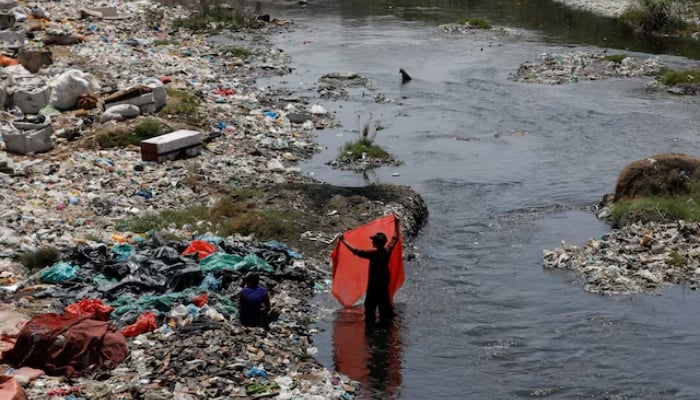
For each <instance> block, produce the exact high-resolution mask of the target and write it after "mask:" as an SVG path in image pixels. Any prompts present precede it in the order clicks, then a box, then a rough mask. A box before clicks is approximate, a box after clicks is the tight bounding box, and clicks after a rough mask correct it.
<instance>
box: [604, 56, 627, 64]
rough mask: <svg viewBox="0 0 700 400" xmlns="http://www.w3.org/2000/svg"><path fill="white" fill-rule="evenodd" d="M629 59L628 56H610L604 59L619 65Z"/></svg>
mask: <svg viewBox="0 0 700 400" xmlns="http://www.w3.org/2000/svg"><path fill="white" fill-rule="evenodd" d="M627 57H629V56H628V55H627V54H608V55H606V56H605V57H603V59H604V60H606V61H612V62H614V63H615V64H619V63H621V62H622V60H624V59H625V58H627Z"/></svg>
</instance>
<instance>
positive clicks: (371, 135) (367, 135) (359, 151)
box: [337, 116, 391, 162]
mask: <svg viewBox="0 0 700 400" xmlns="http://www.w3.org/2000/svg"><path fill="white" fill-rule="evenodd" d="M359 118H360V117H359V116H358V122H359ZM383 129H384V127H383V126H382V125H381V123H379V121H377V122H375V123H372V117H371V116H370V119H369V120H368V121H367V123H366V124H365V125H364V127H363V128H362V132H361V133H360V138H359V139H358V140H356V141H354V142H348V143H345V145H343V147H342V148H341V149H340V154H339V155H338V157H337V160H338V161H339V162H353V161H361V160H363V159H365V158H367V157H369V158H372V159H389V158H391V155H390V154H389V153H388V152H387V151H386V150H384V149H383V148H382V147H381V146H379V145H378V144H376V143H375V142H374V141H375V139H376V137H377V133H378V132H379V131H381V130H383Z"/></svg>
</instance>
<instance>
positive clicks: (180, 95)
mask: <svg viewBox="0 0 700 400" xmlns="http://www.w3.org/2000/svg"><path fill="white" fill-rule="evenodd" d="M166 93H167V95H168V103H167V104H166V105H165V107H163V109H162V110H160V112H159V114H161V115H163V114H167V115H186V116H190V115H194V114H196V113H197V109H198V108H199V102H200V101H199V98H197V96H195V95H193V94H190V93H188V92H186V91H184V90H178V89H171V88H168V89H166Z"/></svg>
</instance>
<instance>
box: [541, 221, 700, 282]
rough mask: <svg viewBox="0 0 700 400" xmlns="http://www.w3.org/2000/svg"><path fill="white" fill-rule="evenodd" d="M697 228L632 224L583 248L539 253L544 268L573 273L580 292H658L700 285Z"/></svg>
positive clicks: (699, 233) (566, 246)
mask: <svg viewBox="0 0 700 400" xmlns="http://www.w3.org/2000/svg"><path fill="white" fill-rule="evenodd" d="M698 243H700V224H698V223H696V222H695V223H688V222H683V221H679V222H677V223H673V224H658V223H653V222H650V223H647V224H643V225H641V224H632V225H628V226H625V227H624V228H621V229H613V230H612V231H611V232H610V233H609V234H607V235H605V236H603V237H602V238H601V239H591V240H589V241H588V243H586V244H585V245H583V246H574V245H569V244H564V243H562V246H561V247H558V248H556V249H554V250H544V252H543V266H544V267H545V268H561V269H569V270H573V271H576V272H577V273H578V274H580V276H581V277H582V279H583V281H584V288H585V290H587V291H589V292H592V293H600V294H604V295H620V294H629V293H638V292H652V293H653V292H658V291H659V290H661V289H663V288H664V287H668V286H672V285H676V284H688V285H689V286H690V287H691V288H697V287H698V284H699V282H700V263H699V262H698V259H699V257H700V249H699V248H698Z"/></svg>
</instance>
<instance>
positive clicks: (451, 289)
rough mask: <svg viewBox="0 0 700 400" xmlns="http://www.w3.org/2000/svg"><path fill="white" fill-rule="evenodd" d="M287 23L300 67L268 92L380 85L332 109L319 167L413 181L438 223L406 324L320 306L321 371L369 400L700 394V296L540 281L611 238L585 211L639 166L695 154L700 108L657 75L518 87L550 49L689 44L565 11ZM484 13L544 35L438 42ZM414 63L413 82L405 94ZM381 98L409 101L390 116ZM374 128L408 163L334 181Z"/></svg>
mask: <svg viewBox="0 0 700 400" xmlns="http://www.w3.org/2000/svg"><path fill="white" fill-rule="evenodd" d="M275 13H276V14H275V15H274V16H278V17H282V18H292V19H293V20H294V21H295V24H296V26H297V29H296V30H295V31H294V32H291V33H285V34H281V35H280V36H278V37H277V38H276V42H277V45H278V46H279V47H280V48H282V49H284V50H285V51H286V52H288V53H289V54H290V55H291V56H292V58H293V60H294V65H295V66H296V67H297V70H296V71H295V72H294V73H293V74H291V75H288V76H285V77H282V78H280V79H278V80H274V81H270V82H264V83H265V84H268V83H269V84H271V85H273V86H287V87H290V88H293V89H295V90H298V91H300V92H302V93H305V94H307V95H309V96H311V97H315V96H317V95H316V93H315V92H314V91H313V88H314V86H315V82H316V81H317V79H318V78H319V77H320V76H321V75H322V74H324V73H328V72H334V71H354V72H359V73H361V74H363V75H365V76H368V77H369V78H371V80H372V82H373V86H374V88H375V89H374V90H367V89H365V90H363V89H358V90H354V91H351V98H350V99H349V100H348V101H339V102H331V101H320V100H317V101H319V102H320V103H321V104H323V105H324V106H325V107H326V108H328V109H329V110H331V111H332V112H335V113H336V115H337V116H338V119H339V120H340V121H341V122H342V123H343V127H342V128H338V129H327V130H323V131H319V138H318V140H319V142H320V143H322V144H323V145H325V146H327V151H325V152H324V153H322V154H320V155H318V156H317V157H316V158H314V159H313V160H311V161H310V162H308V163H306V164H304V165H303V166H302V167H303V168H304V170H305V171H307V172H309V173H312V174H314V176H316V177H317V178H319V179H321V180H324V181H328V182H331V183H335V184H347V185H362V184H364V183H367V182H370V181H382V182H391V183H396V184H406V185H411V186H412V187H414V188H415V189H416V190H417V191H418V192H420V193H421V195H422V196H423V197H424V198H425V200H426V201H427V203H428V207H429V209H430V220H429V223H428V225H427V226H426V228H425V229H424V230H423V231H422V232H421V234H420V235H419V237H418V238H417V240H416V244H417V246H418V247H419V249H420V253H421V257H420V259H419V260H417V261H411V262H408V263H407V264H406V269H407V281H406V284H405V285H404V287H403V288H402V289H401V291H400V292H399V295H398V297H397V302H398V309H399V313H400V317H399V320H398V322H397V324H396V326H394V327H392V328H391V329H389V330H386V331H380V332H373V333H370V334H368V335H365V333H364V330H363V324H362V317H361V312H360V310H357V309H355V310H349V311H341V310H340V309H339V306H338V305H337V303H336V302H335V301H334V300H333V299H332V298H331V297H330V294H321V295H319V296H318V297H317V299H316V302H317V304H318V306H319V308H320V314H321V318H320V321H319V323H318V327H319V329H320V332H319V334H318V335H316V336H315V338H314V340H315V343H316V345H317V346H318V347H319V356H318V358H319V360H320V361H321V362H323V363H324V364H325V365H326V366H327V367H329V368H335V369H337V370H339V371H341V372H344V373H346V374H348V375H350V376H351V377H353V378H355V379H358V380H360V381H361V382H363V383H364V388H365V389H364V392H363V395H362V396H363V397H364V398H378V399H379V398H381V399H384V398H402V399H436V398H444V399H513V398H533V397H535V398H537V397H547V398H556V399H697V398H699V397H700V381H698V379H697V370H696V366H697V361H696V357H695V353H694V352H695V349H697V348H700V334H699V333H698V332H700V319H698V318H697V315H698V312H699V311H700V296H699V295H698V294H697V293H696V292H692V291H689V290H686V289H685V288H684V287H682V286H681V287H677V288H674V289H670V290H666V291H664V292H663V293H662V294H661V295H658V296H653V295H633V296H622V297H602V296H597V295H592V294H589V293H586V292H584V291H583V289H582V285H581V284H580V283H579V282H577V281H576V277H575V275H573V274H570V273H566V272H551V271H546V270H543V269H542V267H541V254H542V253H541V252H542V249H544V248H553V247H556V246H557V245H558V244H559V242H560V241H561V240H566V241H567V242H572V243H581V242H584V241H585V240H587V239H588V238H590V237H599V236H600V235H602V234H604V233H605V232H606V231H607V230H608V228H607V227H606V226H605V225H604V224H602V223H601V222H599V221H597V220H596V219H595V218H594V216H593V215H592V214H591V213H589V212H586V211H584V210H583V209H584V208H585V207H587V206H590V205H593V204H596V203H597V202H598V201H599V199H600V198H601V196H602V195H603V194H604V193H606V192H610V191H612V190H613V186H614V182H615V179H616V177H617V174H618V172H619V171H620V169H621V168H623V167H624V166H625V165H626V164H628V163H629V162H631V161H634V160H637V159H640V158H644V157H648V156H650V155H653V154H656V153H661V152H667V151H680V152H687V153H691V154H698V150H699V149H700V138H699V136H698V133H700V129H699V128H698V127H699V126H700V112H698V111H699V110H700V108H699V107H700V105H699V103H700V101H699V99H698V98H688V97H676V96H670V95H667V94H665V93H648V92H645V91H644V90H642V89H641V88H642V86H643V85H644V83H646V82H647V81H648V79H630V80H607V81H593V82H581V83H578V84H572V85H562V86H544V85H532V84H522V83H515V82H512V81H510V80H508V79H507V76H508V74H509V73H510V72H512V71H514V70H515V69H517V67H518V65H519V64H520V63H522V62H524V61H526V60H533V59H535V58H536V56H537V55H538V54H540V53H544V52H547V53H554V52H566V51H571V50H572V47H573V48H575V49H582V50H592V49H597V50H600V49H602V48H600V47H596V46H600V45H603V44H606V43H607V44H608V46H611V45H612V44H621V45H620V47H626V48H630V49H632V50H633V51H632V52H630V53H631V54H634V55H644V54H639V53H635V51H641V52H652V51H654V52H656V51H657V50H659V49H661V50H663V51H666V52H670V53H675V49H674V48H673V46H671V47H668V43H666V44H658V45H655V44H654V43H653V42H649V41H644V40H642V39H638V38H634V37H632V38H627V39H623V35H627V34H629V32H628V30H626V28H625V27H623V26H622V25H620V24H619V23H617V22H615V21H614V20H610V19H606V18H597V17H595V16H592V15H590V14H586V13H579V12H572V11H569V10H566V9H564V8H562V7H560V6H558V5H556V4H553V3H551V2H548V1H525V0H523V1H520V2H514V1H430V2H425V1H421V2H417V1H416V2H407V1H398V0H397V1H353V2H351V1H328V2H318V3H312V4H310V5H309V6H307V7H306V8H299V7H298V6H296V5H295V3H290V5H289V7H288V8H286V9H281V10H275ZM470 16H485V17H487V18H488V19H490V20H492V21H493V22H495V23H499V24H502V25H508V26H511V27H518V28H521V29H527V30H530V31H529V33H528V34H527V35H525V36H524V37H523V38H516V39H505V40H499V39H493V38H490V37H488V36H479V35H477V36H459V35H457V36H451V35H443V34H439V33H437V32H436V31H435V29H434V27H435V25H436V23H437V22H438V21H439V22H444V21H448V20H454V19H458V18H463V17H470ZM681 48H683V49H685V48H690V49H695V50H693V51H696V50H697V45H695V44H693V45H689V44H684V45H683V46H681V47H678V48H677V49H681ZM482 49H483V50H482ZM669 49H670V51H669ZM611 51H613V50H611ZM695 54H697V53H695ZM661 58H662V61H664V62H665V63H667V64H670V65H672V66H687V65H697V62H696V61H692V60H688V59H685V58H681V57H674V56H668V55H662V56H661ZM400 67H403V68H406V69H407V70H408V72H409V73H410V74H411V75H412V76H413V78H414V79H413V81H411V82H410V83H409V84H407V85H401V84H400V77H399V75H398V69H399V68H400ZM378 93H382V94H384V95H386V97H388V98H392V99H395V102H394V103H388V104H376V103H375V102H374V101H373V98H374V96H375V95H376V94H378ZM370 113H371V114H372V115H373V116H374V119H375V120H379V121H381V123H382V125H384V126H385V128H386V129H384V130H383V131H381V132H380V133H379V135H378V137H377V141H378V142H379V143H380V144H381V145H383V146H384V147H385V148H386V149H388V150H389V151H391V152H392V153H394V154H395V155H397V156H398V157H399V158H400V159H402V160H403V161H404V163H405V164H404V165H402V166H400V167H387V168H381V169H378V170H376V171H374V172H373V173H370V174H367V175H365V176H362V175H358V174H355V173H351V172H339V171H335V170H331V169H330V168H329V167H328V166H326V165H325V162H326V161H327V160H330V159H332V158H334V157H335V156H336V154H337V149H338V148H339V147H340V146H341V145H342V144H343V143H344V142H345V141H348V140H351V139H354V138H355V137H356V133H354V132H352V130H353V129H357V128H359V126H360V123H358V117H357V115H358V114H359V115H361V116H362V122H364V121H365V120H366V117H367V116H368V115H369V114H370ZM395 174H398V176H394V175H395Z"/></svg>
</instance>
